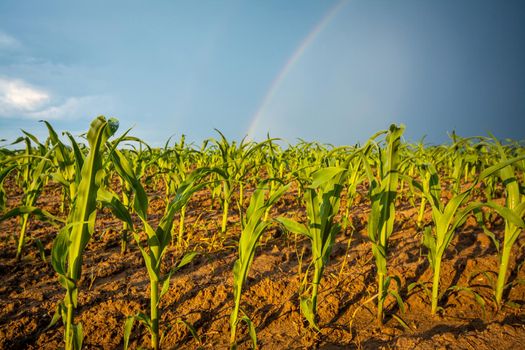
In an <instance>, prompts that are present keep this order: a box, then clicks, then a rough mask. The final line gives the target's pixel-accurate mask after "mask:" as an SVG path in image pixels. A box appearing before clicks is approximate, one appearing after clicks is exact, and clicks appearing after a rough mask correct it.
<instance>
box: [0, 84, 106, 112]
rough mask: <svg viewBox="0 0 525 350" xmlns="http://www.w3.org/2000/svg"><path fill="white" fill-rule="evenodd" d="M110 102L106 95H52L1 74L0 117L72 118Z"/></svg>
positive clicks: (103, 106)
mask: <svg viewBox="0 0 525 350" xmlns="http://www.w3.org/2000/svg"><path fill="white" fill-rule="evenodd" d="M111 105H112V100H111V99H110V98H109V97H106V96H72V97H60V96H53V94H52V93H51V92H50V91H47V90H44V89H42V88H39V87H35V86H33V85H31V84H29V83H27V82H25V81H23V80H20V79H11V78H2V77H0V118H8V119H13V118H23V119H34V120H40V119H46V120H72V119H79V118H82V117H92V116H94V115H97V114H99V113H100V111H101V110H107V108H108V107H111Z"/></svg>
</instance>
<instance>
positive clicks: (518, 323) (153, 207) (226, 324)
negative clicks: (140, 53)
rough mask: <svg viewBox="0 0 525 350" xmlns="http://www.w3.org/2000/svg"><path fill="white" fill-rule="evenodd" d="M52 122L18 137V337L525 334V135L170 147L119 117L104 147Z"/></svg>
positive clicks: (1, 290) (194, 342)
mask: <svg viewBox="0 0 525 350" xmlns="http://www.w3.org/2000/svg"><path fill="white" fill-rule="evenodd" d="M47 127H48V128H49V135H50V136H49V138H48V139H47V140H45V141H42V143H40V141H39V140H37V139H36V138H35V137H34V136H32V135H30V134H24V135H23V136H22V137H21V138H20V139H19V140H18V141H19V142H18V143H17V145H18V146H19V150H18V151H13V150H12V147H10V148H2V149H1V151H2V153H1V155H0V156H1V158H0V162H1V164H2V167H1V168H0V184H1V185H2V186H1V187H0V188H1V190H0V199H1V200H0V210H1V211H0V213H2V215H1V216H0V219H1V221H0V273H1V276H2V279H3V283H1V284H0V301H1V304H2V308H1V310H0V348H1V349H57V348H64V347H65V348H67V349H78V348H80V347H82V348H85V349H115V348H123V347H125V346H128V347H129V348H131V349H138V348H141V347H142V348H146V349H147V348H162V349H198V348H202V349H228V348H239V349H247V348H252V347H255V346H256V347H258V348H260V349H314V348H317V349H378V348H385V349H389V348H400V349H414V348H418V349H476V350H481V349H518V348H521V347H522V344H524V343H525V272H523V271H522V269H521V266H522V264H523V262H524V261H525V251H524V249H523V247H524V245H525V237H523V235H522V234H521V233H522V232H523V229H524V228H525V224H524V222H523V218H524V216H525V215H524V213H525V197H524V196H525V189H524V187H523V185H524V167H525V149H524V148H523V147H522V146H521V145H520V144H519V143H518V142H507V143H504V144H501V143H500V142H499V141H498V140H495V139H492V138H482V137H479V138H461V137H458V136H457V135H455V134H452V135H451V142H450V144H447V145H440V146H429V145H423V144H421V143H419V144H409V143H406V142H405V141H404V140H403V139H402V134H403V130H404V129H403V127H402V126H400V127H398V126H394V125H393V126H391V127H390V129H389V130H386V131H384V132H382V133H378V134H377V135H374V136H372V137H371V138H370V140H369V142H367V143H366V144H365V145H363V146H354V147H340V148H334V147H332V146H327V145H321V144H318V143H307V142H300V143H298V144H297V145H294V146H286V147H284V146H279V143H278V141H277V140H271V139H269V140H267V141H265V142H260V143H252V142H247V141H243V142H240V143H235V142H230V141H228V140H227V139H226V138H224V137H223V136H222V134H220V133H218V134H217V135H218V137H217V138H213V139H209V140H207V141H205V142H204V143H203V144H202V145H199V146H195V145H188V144H186V143H185V141H184V138H181V139H180V140H178V141H176V142H175V141H172V142H170V143H167V144H166V146H165V147H164V148H161V149H152V148H150V147H149V146H147V145H146V144H144V143H143V142H142V141H141V140H139V139H136V138H134V137H132V136H130V135H129V134H118V133H117V135H113V134H114V133H115V129H116V123H115V121H111V120H110V121H107V120H106V119H105V118H102V117H99V118H97V119H95V120H94V121H93V123H92V124H91V127H90V130H89V132H88V134H87V135H86V138H87V142H85V140H84V142H79V141H78V140H77V141H75V139H74V138H72V137H68V138H67V139H68V143H66V142H64V141H63V140H61V139H59V138H58V136H57V135H56V133H55V131H54V130H53V128H52V127H51V125H49V124H48V125H47ZM84 143H85V145H84ZM267 179H268V180H267ZM55 316H56V317H55ZM53 318H54V321H55V322H51V321H52V319H53ZM50 324H51V325H50ZM126 338H129V339H126ZM128 342H129V344H128Z"/></svg>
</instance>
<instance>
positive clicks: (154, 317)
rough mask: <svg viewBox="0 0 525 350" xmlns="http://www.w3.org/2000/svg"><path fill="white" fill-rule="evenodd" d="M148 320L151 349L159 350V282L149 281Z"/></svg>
mask: <svg viewBox="0 0 525 350" xmlns="http://www.w3.org/2000/svg"><path fill="white" fill-rule="evenodd" d="M150 288H151V291H150V299H151V300H150V319H151V347H152V348H153V349H154V350H158V349H159V308H158V299H159V282H158V281H153V280H152V281H150Z"/></svg>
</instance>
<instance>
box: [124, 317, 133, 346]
mask: <svg viewBox="0 0 525 350" xmlns="http://www.w3.org/2000/svg"><path fill="white" fill-rule="evenodd" d="M134 323H135V317H134V316H128V317H126V322H125V323H124V350H127V349H128V346H129V337H130V335H131V330H132V329H133V324H134Z"/></svg>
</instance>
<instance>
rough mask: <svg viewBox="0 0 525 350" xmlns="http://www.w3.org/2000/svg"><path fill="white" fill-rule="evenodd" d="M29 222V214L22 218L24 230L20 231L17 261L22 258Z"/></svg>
mask: <svg viewBox="0 0 525 350" xmlns="http://www.w3.org/2000/svg"><path fill="white" fill-rule="evenodd" d="M28 221H29V214H24V215H23V216H22V228H21V229H20V237H19V238H18V247H17V248H16V260H20V258H21V257H22V249H23V248H24V243H25V240H26V231H27V223H28Z"/></svg>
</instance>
